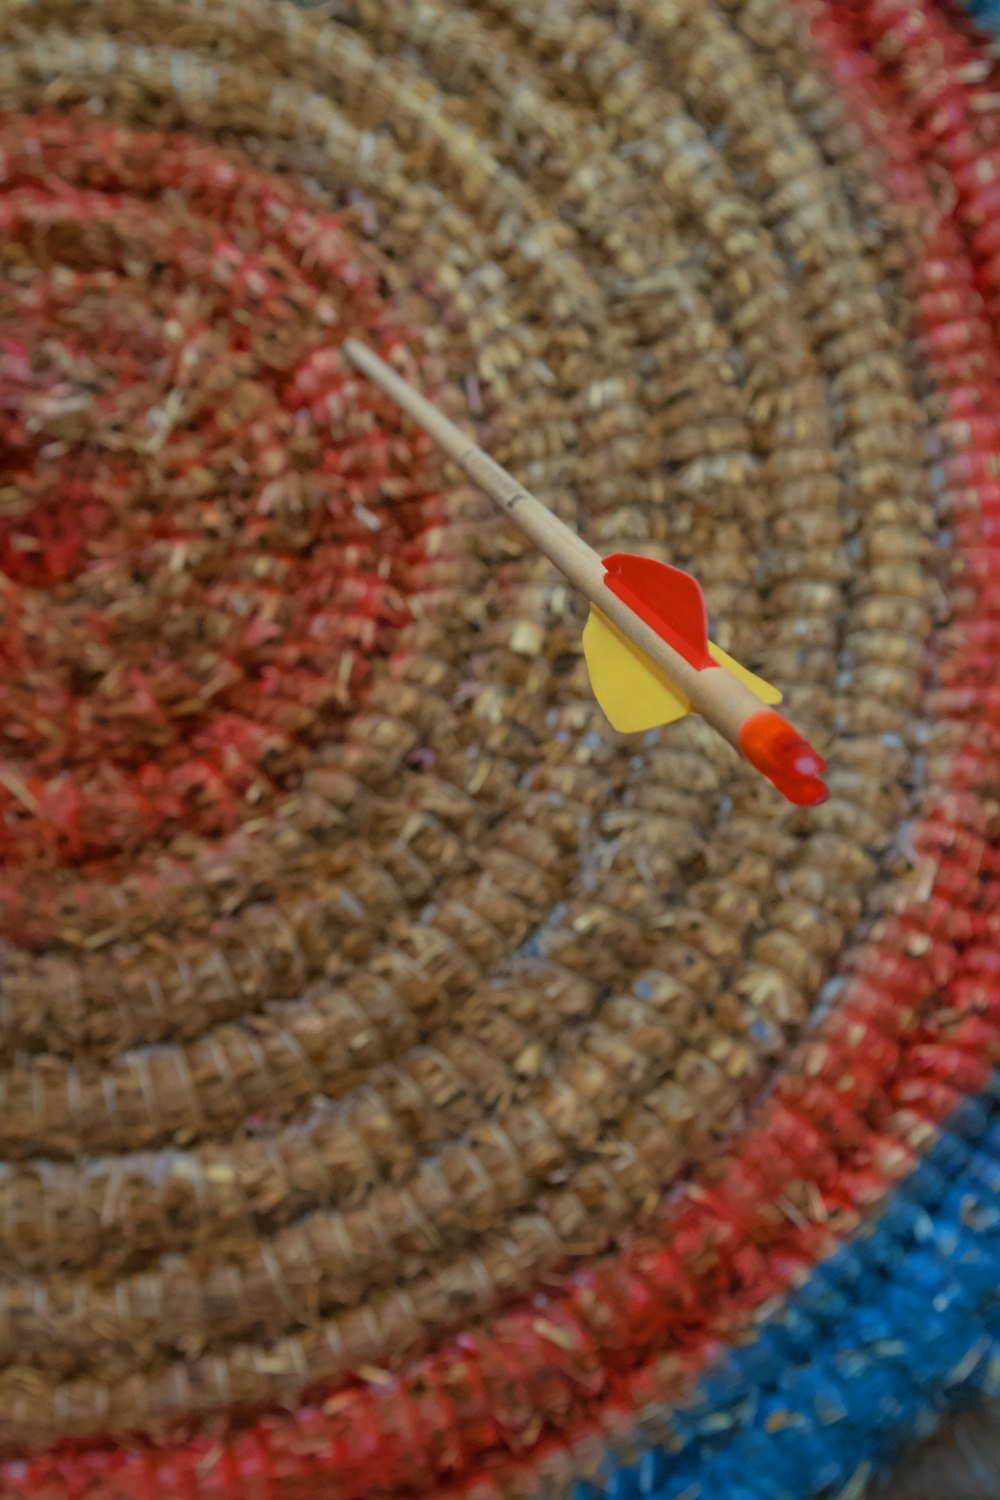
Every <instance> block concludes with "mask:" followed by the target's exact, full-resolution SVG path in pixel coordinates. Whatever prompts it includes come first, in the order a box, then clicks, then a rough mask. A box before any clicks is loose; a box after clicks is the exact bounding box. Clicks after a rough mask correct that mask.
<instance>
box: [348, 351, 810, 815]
mask: <svg viewBox="0 0 1000 1500" xmlns="http://www.w3.org/2000/svg"><path fill="white" fill-rule="evenodd" d="M342 347H343V352H344V354H345V356H346V357H347V358H348V359H349V360H350V361H351V363H352V364H353V365H354V366H355V367H356V368H357V369H358V370H360V371H361V372H362V373H363V374H365V375H367V376H369V378H370V379H371V380H373V381H374V382H375V384H376V385H378V386H379V387H380V389H381V390H383V391H384V392H385V394H386V395H387V396H389V397H390V399H391V400H393V401H394V402H395V403H396V404H397V406H399V407H400V409H401V410H402V411H404V412H405V413H406V414H407V415H408V416H410V417H412V418H413V420H414V421H415V422H416V423H417V424H418V425H419V426H420V427H421V428H423V430H424V431H425V432H426V433H427V434H428V436H429V437H430V438H432V439H433V440H434V442H435V443H437V444H438V446H439V447H441V448H442V449H443V450H444V451H445V453H447V454H448V455H449V457H451V458H452V459H454V461H455V462H456V463H457V464H458V466H459V468H461V469H463V470H464V471H465V473H466V474H467V475H468V476H469V478H470V479H471V480H472V482H473V483H474V484H475V485H477V486H478V487H479V488H480V489H481V490H484V491H485V493H486V494H487V495H489V496H490V498H491V499H492V500H495V501H496V503H497V504H498V505H499V506H500V507H501V509H502V510H504V511H505V512H506V514H507V515H509V516H510V518H511V520H512V521H514V522H515V524H516V525H517V526H519V527H520V529H521V530H522V531H523V532H524V534H525V536H527V537H528V538H530V540H531V541H532V542H534V544H535V546H536V547H537V548H538V549H539V551H540V552H542V553H544V555H545V556H546V557H547V558H548V559H549V561H550V562H551V563H553V564H554V565H555V567H557V568H558V569H559V571H560V572H561V573H562V574H563V575H564V576H565V577H566V578H567V579H568V580H569V581H570V583H572V584H573V585H574V586H575V587H576V588H578V589H579V590H580V592H581V593H582V594H583V595H584V596H585V598H586V599H588V600H589V602H590V606H591V608H590V617H589V619H588V621H587V624H586V626H585V628H584V632H583V650H584V655H585V657H586V661H587V668H588V671H589V673H590V682H591V686H592V687H593V689H594V695H595V697H596V698H597V701H598V703H599V704H600V706H601V708H602V709H603V711H604V713H605V714H606V715H607V717H608V719H609V720H610V722H611V724H612V726H613V727H614V728H615V729H617V730H618V731H619V732H621V733H623V734H629V733H636V732H639V731H642V730H646V729H655V728H656V727H658V726H659V725H661V724H670V723H672V722H673V721H674V720H675V719H680V718H683V717H684V715H685V714H687V713H691V712H696V713H700V714H701V716H702V718H704V719H705V720H706V721H707V722H708V723H709V724H711V726H712V728H713V729H715V730H717V731H718V733H719V734H721V735H722V736H723V738H724V739H727V740H728V741H729V743H730V744H731V745H732V746H734V748H735V749H737V750H738V751H739V752H740V754H741V755H743V757H744V758H745V759H746V760H748V761H749V762H750V764H751V765H752V766H754V767H755V768H756V769H757V770H758V771H760V772H761V773H762V774H763V775H764V776H766V777H767V779H768V780H769V781H770V782H771V783H772V784H773V785H774V786H775V787H777V789H778V791H780V792H782V793H783V795H784V796H785V797H787V798H788V800H789V801H790V802H795V803H798V804H799V805H801V806H806V807H812V806H815V805H817V804H818V803H820V802H825V801H826V799H827V797H828V795H829V793H828V791H827V788H826V786H825V785H824V784H823V782H822V781H821V780H820V773H821V772H822V770H823V761H822V760H821V759H820V757H819V756H818V755H817V753H816V751H815V750H814V749H813V748H812V746H811V745H809V744H807V743H806V741H805V740H804V739H802V737H801V735H799V734H798V733H797V731H796V730H795V729H793V728H792V726H791V724H789V723H788V721H787V720H786V719H783V718H782V716H781V714H779V713H776V712H775V711H774V707H773V705H774V704H775V703H780V702H781V694H780V693H779V692H778V691H777V689H776V688H773V687H771V686H770V684H768V683H766V682H764V681H763V680H762V679H761V678H760V677H756V676H754V674H753V673H752V672H748V671H747V670H746V668H745V667H741V666H740V665H739V663H738V662H735V661H733V659H732V657H730V656H727V655H726V653H725V652H724V651H722V650H720V649H719V647H718V646H716V645H715V644H714V643H713V642H712V641H710V640H709V639H708V620H707V616H706V611H705V599H704V595H703V594H702V591H701V588H700V587H699V585H698V583H697V582H696V581H695V579H694V578H692V577H691V575H690V573H683V572H681V570H680V569H679V568H672V567H670V566H669V565H668V564H667V563H662V562H657V561H656V560H655V559H653V558H648V557H634V556H631V555H630V554H628V553H625V552H618V553H615V554H614V556H612V557H606V558H604V559H603V560H602V559H601V558H600V557H599V556H598V554H597V553H596V552H594V551H593V550H592V549H591V548H590V547H588V546H587V545H586V543H585V542H583V541H582V540H581V539H580V537H578V536H577V535H576V534H575V533H574V532H572V531H571V530H570V528H569V527H568V526H566V525H565V524H564V523H563V522H562V521H560V520H559V518H558V517H557V516H555V515H553V514H552V512H551V511H550V510H548V509H547V507H546V506H544V505H543V504H542V502H541V501H540V500H538V499H536V497H535V496H534V495H532V494H529V492H528V491H527V490H526V489H525V488H524V486H523V485H521V484H519V483H518V482H517V480H516V479H515V478H514V477H513V475H511V474H508V473H507V471H506V469H502V468H501V467H500V465H499V464H498V463H495V462H494V461H493V459H492V458H490V457H489V455H488V454H486V453H484V452H483V450H482V449H481V448H479V447H477V446H476V444H475V443H473V442H471V441H470V440H469V438H468V437H467V436H466V435H465V433H464V432H462V431H461V429H460V428H458V427H456V426H455V424H454V423H453V422H450V421H449V420H448V418H447V417H445V416H444V415H443V414H442V413H441V412H439V411H438V410H437V409H436V407H434V406H432V405H431V403H430V402H429V401H426V400H425V399H424V398H423V396H421V395H420V394H419V392H417V391H415V390H414V388H413V387H412V386H411V385H409V384H408V383H407V382H406V381H405V380H403V379H402V377H401V376H399V375H397V374H396V372H395V370H392V369H390V368H389V366H388V365H387V364H385V363H384V362H383V361H382V360H381V359H379V357H378V355H377V354H373V353H372V351H371V350H370V349H368V348H367V347H366V346H365V345H364V344H359V343H358V342H357V340H355V339H348V340H346V341H345V343H344V344H343V346H342Z"/></svg>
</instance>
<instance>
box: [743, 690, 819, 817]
mask: <svg viewBox="0 0 1000 1500" xmlns="http://www.w3.org/2000/svg"><path fill="white" fill-rule="evenodd" d="M740 749H741V750H742V752H743V754H744V755H745V756H746V758H747V760H748V761H749V762H750V764H751V765H752V766H754V767H755V768H756V769H757V770H758V771H760V772H761V774H762V775H764V776H766V777H767V779H768V781H770V782H771V783H772V785H774V786H776V787H777V789H778V791H779V792H781V793H782V795H783V796H785V797H787V798H788V800H789V802H795V803H796V804H797V805H798V806H799V807H816V806H818V805H819V803H820V802H825V801H826V799H827V798H828V797H829V795H830V793H829V791H828V790H827V788H826V786H825V785H824V784H823V782H822V781H821V780H820V779H819V778H820V773H821V772H822V770H823V769H824V765H825V762H824V761H823V760H822V758H821V757H820V756H819V755H817V754H816V751H815V750H814V749H813V747H812V746H811V745H810V744H807V742H806V741H805V740H804V739H803V738H802V736H801V735H800V734H798V733H797V732H796V731H795V730H794V729H793V728H792V726H791V724H789V723H788V721H787V719H783V718H782V717H781V715H780V714H776V713H775V712H774V710H773V709H764V710H763V711H762V712H761V713H759V714H751V715H750V717H749V719H747V720H746V722H745V723H744V725H743V727H742V729H741V730H740Z"/></svg>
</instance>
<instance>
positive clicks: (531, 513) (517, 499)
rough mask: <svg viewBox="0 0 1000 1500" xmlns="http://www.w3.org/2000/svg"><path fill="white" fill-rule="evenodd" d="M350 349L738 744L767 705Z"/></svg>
mask: <svg viewBox="0 0 1000 1500" xmlns="http://www.w3.org/2000/svg"><path fill="white" fill-rule="evenodd" d="M342 348H343V352H344V354H345V356H346V357H347V358H348V359H349V360H350V362H351V363H352V364H353V365H354V366H355V367H356V368H357V369H358V370H360V371H361V372H362V373H363V374H365V375H367V376H368V377H369V378H370V379H371V380H373V381H374V382H375V384H376V385H377V386H379V387H380V389H381V390H383V391H384V392H385V394H386V395H387V396H389V397H390V399H391V400H393V401H395V403H396V405H397V406H398V407H399V408H400V409H401V410H402V411H404V412H405V413H406V415H407V416H409V417H412V418H413V420H414V421H415V422H416V423H417V425H418V426H419V427H421V428H422V429H423V430H424V432H426V433H427V435H428V436H429V437H430V438H432V439H433V441H434V442H435V443H437V445H438V446H439V447H440V448H442V449H443V450H444V452H445V453H447V454H448V455H449V457H450V458H452V459H454V461H455V463H456V464H458V466H459V468H460V469H462V470H463V471H464V472H465V473H466V474H467V475H468V476H469V478H470V479H471V480H472V482H473V484H475V485H476V486H477V487H478V488H479V489H481V490H483V491H484V492H485V493H486V494H487V495H489V497H490V499H491V500H494V501H495V502H496V504H497V505H498V506H499V507H500V509H501V510H502V511H504V513H505V514H506V515H508V516H509V517H510V519H511V520H512V521H513V522H514V524H515V525H516V526H518V527H520V529H521V531H523V532H524V534H525V536H527V537H528V538H529V540H530V541H532V542H533V543H534V544H535V546H536V547H537V548H538V550H539V552H541V553H543V554H544V556H545V557H547V558H548V560H549V562H551V563H552V564H553V566H554V567H556V568H558V569H559V571H560V573H562V574H563V576H564V577H565V578H567V579H568V580H569V582H570V583H572V584H573V585H574V587H575V588H578V589H579V590H580V592H581V594H583V596H584V597H585V598H586V599H588V600H589V601H590V603H591V604H592V605H594V607H595V608H596V609H599V610H600V612H601V614H602V615H604V616H605V618H606V619H607V620H609V621H610V622H611V624H612V625H613V626H614V627H615V629H616V630H617V631H618V633H619V634H620V635H622V636H624V638H625V639H626V640H627V641H630V642H631V643H632V644H633V645H634V646H636V647H637V648H638V650H639V651H640V652H641V653H642V654H643V656H645V657H647V658H648V660H649V662H650V663H651V665H653V666H654V667H656V669H657V670H658V671H659V672H661V673H662V674H663V676H664V677H665V678H666V680H667V681H668V683H670V685H671V686H672V687H674V688H677V689H679V690H680V692H681V693H683V695H684V697H685V698H687V700H688V701H689V703H690V704H691V706H692V708H694V709H696V710H697V712H698V713H700V714H701V715H702V716H703V717H704V718H705V719H706V720H707V721H708V723H709V724H711V725H712V727H713V728H714V729H716V730H718V732H719V733H720V734H722V735H723V736H724V737H725V738H726V739H727V740H728V741H729V742H730V744H731V745H733V746H734V747H735V748H736V749H737V750H738V749H739V748H740V746H739V732H740V729H741V727H742V725H743V724H744V723H745V721H746V720H747V719H748V718H749V716H750V715H751V714H756V713H759V712H760V710H761V708H762V706H763V705H762V704H761V701H760V699H759V698H757V697H756V696H755V694H753V693H752V692H751V691H750V689H749V688H748V687H747V686H746V685H745V684H744V683H742V682H740V681H738V679H737V678H735V677H733V676H731V675H730V673H729V672H726V671H724V670H723V669H722V668H713V669H710V670H707V671H704V672H699V671H698V670H697V668H695V667H692V666H691V664H690V662H688V661H686V660H685V658H684V657H683V656H681V655H680V653H679V652H677V651H675V650H674V649H673V647H672V646H670V645H668V644H667V642H666V641H665V640H664V639H663V637H662V636H660V635H657V633H656V631H655V630H653V629H652V628H651V627H650V626H649V625H647V624H646V622H645V621H644V620H640V618H639V616H638V615H637V614H635V613H634V612H633V611H632V610H631V609H629V607H628V605H627V604H626V603H625V602H624V601H623V600H622V599H619V598H618V596H617V594H614V593H612V591H611V589H609V588H608V586H607V584H606V583H605V581H604V577H605V568H604V563H603V561H602V560H601V558H600V556H599V555H598V554H597V553H596V552H595V551H594V550H593V548H592V547H588V546H587V544H586V542H584V541H582V540H581V538H580V537H578V536H577V535H576V533H575V532H574V531H571V530H570V528H569V527H568V526H567V525H566V524H565V522H563V521H560V519H559V517H558V516H556V515H554V514H553V513H552V511H551V510H549V508H548V506H546V505H543V504H542V502H541V500H539V499H538V498H537V496H535V495H532V494H531V493H530V491H528V490H526V489H525V488H524V486H523V485H522V484H519V483H518V481H517V480H516V479H515V478H514V476H513V474H509V473H508V472H507V470H506V469H504V468H502V467H501V466H500V464H498V463H496V462H495V461H494V460H493V459H492V458H490V456H489V454H487V453H484V452H483V450H482V448H480V447H478V446H477V445H476V444H475V443H474V442H472V441H471V439H470V438H468V437H467V436H466V434H465V433H464V432H463V431H462V430H461V428H459V427H456V426H455V424H454V422H451V421H449V420H448V418H447V417H446V416H445V415H444V414H443V413H442V412H440V411H438V409H437V407H435V406H432V405H431V403H430V402H429V401H427V400H425V398H424V397H423V396H421V395H420V393H419V391H416V390H414V388H413V386H412V385H410V384H409V382H408V381H406V380H404V379H403V378H402V376H401V375H397V373H396V371H395V370H393V369H391V368H390V367H389V366H388V365H387V364H386V363H385V362H384V361H383V360H381V359H380V358H379V357H378V355H377V354H373V353H372V351H371V350H370V349H369V348H368V347H367V346H366V345H365V344H360V343H358V341H357V340H356V339H347V340H346V341H345V342H344V344H343V346H342Z"/></svg>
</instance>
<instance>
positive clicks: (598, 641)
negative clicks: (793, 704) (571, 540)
mask: <svg viewBox="0 0 1000 1500" xmlns="http://www.w3.org/2000/svg"><path fill="white" fill-rule="evenodd" d="M708 651H709V655H710V656H711V657H712V658H713V660H714V661H717V662H718V664H719V666H720V667H725V669H726V670H727V671H728V672H732V674H733V676H734V677H738V678H739V679H740V681H741V682H744V683H745V684H746V685H747V687H748V688H749V689H750V691H751V692H752V693H755V694H756V696H757V697H758V698H759V699H760V700H761V702H762V703H780V702H781V694H780V693H779V692H778V690H777V689H776V688H773V687H771V685H770V683H768V682H765V681H764V679H763V678H762V677H757V676H755V675H754V673H753V672H748V671H747V669H746V668H745V667H741V666H740V664H739V662H735V661H733V659H732V657H731V656H727V655H726V653H725V651H720V649H719V647H718V646H716V645H713V643H712V642H711V641H710V642H709V646H708ZM583 654H584V657H585V659H586V662H587V671H588V672H589V673H590V685H591V687H592V688H593V689H594V697H595V698H596V699H597V701H598V703H599V705H600V707H601V709H602V710H603V711H604V713H605V714H606V715H607V718H608V720H609V722H610V724H611V727H612V728H613V729H617V731H618V733H619V734H641V733H642V732H643V731H644V730H647V729H658V728H659V726H660V725H661V724H672V723H673V722H674V720H675V719H683V717H684V715H685V714H686V713H690V711H691V704H690V703H689V702H688V700H687V698H685V697H684V695H683V693H680V692H678V691H677V690H676V689H675V688H673V687H671V686H670V684H669V683H668V682H667V681H666V680H665V679H664V678H663V677H661V676H660V674H659V672H657V671H656V669H655V668H654V667H651V666H650V665H649V664H648V662H647V661H646V659H645V657H643V656H641V655H640V654H639V652H638V651H636V649H635V648H634V646H632V644H631V642H629V641H626V640H625V639H624V637H623V636H621V635H619V633H618V631H617V630H616V629H615V627H614V626H613V625H612V624H611V622H610V620H607V619H605V617H604V615H602V614H601V612H600V611H599V610H597V609H591V611H590V618H589V619H588V620H587V623H586V625H585V626H584V628H583Z"/></svg>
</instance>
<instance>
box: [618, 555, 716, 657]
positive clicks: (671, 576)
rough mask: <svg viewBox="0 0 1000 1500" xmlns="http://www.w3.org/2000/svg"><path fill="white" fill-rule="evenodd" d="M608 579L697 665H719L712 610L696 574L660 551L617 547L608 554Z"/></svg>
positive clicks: (652, 626) (643, 617)
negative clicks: (711, 646) (711, 636)
mask: <svg viewBox="0 0 1000 1500" xmlns="http://www.w3.org/2000/svg"><path fill="white" fill-rule="evenodd" d="M604 566H605V568H606V569H607V573H606V576H605V579H604V581H605V583H606V584H607V586H608V588H609V589H610V590H611V592H612V593H613V594H617V595H618V597H619V599H621V601H622V603H623V604H627V605H628V607H629V609H631V610H632V611H633V612H634V613H635V614H637V615H638V616H639V619H640V620H643V621H645V623H646V624H647V625H648V626H649V628H650V629H651V630H655V631H656V633H657V635H658V636H660V637H661V638H662V639H663V640H665V641H666V643H667V645H668V646H672V647H673V649H674V650H675V651H676V652H677V653H678V655H679V656H683V658H684V660H685V661H686V662H689V663H690V664H691V666H692V667H695V668H697V670H698V671H699V672H703V671H704V670H705V669H706V667H714V666H715V662H714V661H713V660H712V658H711V657H710V656H709V654H708V614H707V612H706V610H705V596H704V595H703V594H702V592H701V588H700V586H699V584H698V582H697V580H696V579H694V578H692V577H691V574H690V573H682V572H681V570H680V568H672V567H671V566H670V564H669V563H665V562H658V561H657V560H656V558H655V557H634V556H633V555H632V554H631V553H630V552H616V553H614V554H613V556H611V557H606V558H605V559H604Z"/></svg>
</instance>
